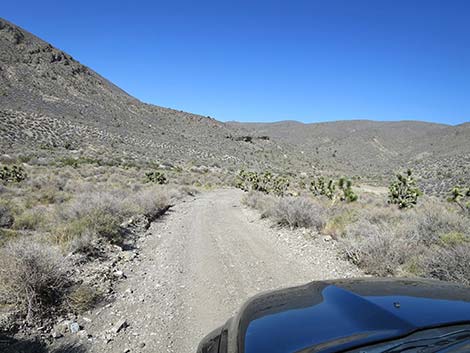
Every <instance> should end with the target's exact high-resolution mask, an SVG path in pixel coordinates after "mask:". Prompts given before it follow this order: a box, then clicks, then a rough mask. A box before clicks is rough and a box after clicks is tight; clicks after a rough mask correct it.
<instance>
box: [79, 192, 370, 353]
mask: <svg viewBox="0 0 470 353" xmlns="http://www.w3.org/2000/svg"><path fill="white" fill-rule="evenodd" d="M242 196H243V193H242V192H240V191H239V190H233V189H222V190H217V191H212V192H208V193H203V194H200V195H198V196H197V197H195V198H193V199H191V200H186V201H185V202H180V203H179V204H177V205H176V206H175V207H174V208H172V210H171V211H170V212H169V213H168V214H167V215H165V216H164V217H163V218H162V219H160V220H159V221H157V222H155V223H153V224H152V226H151V228H150V229H149V231H148V232H147V235H146V236H145V237H143V238H142V239H141V240H140V241H139V244H138V254H139V255H138V257H137V259H136V260H134V261H130V262H128V263H126V264H125V265H123V267H122V268H121V269H119V270H121V271H123V274H124V276H125V277H126V278H125V279H123V280H122V281H121V282H120V283H119V285H118V287H117V295H116V298H115V300H114V301H113V302H112V303H110V304H108V305H107V306H106V307H103V308H101V309H99V310H97V311H95V312H94V313H92V315H91V318H90V323H89V324H88V325H87V326H88V327H87V331H88V333H90V334H92V337H93V338H92V341H91V342H92V343H91V351H92V352H100V353H102V352H142V353H146V352H152V353H154V352H175V353H189V352H195V350H196V347H197V344H198V343H199V341H200V340H201V338H202V337H203V336H204V335H205V334H207V333H208V332H210V331H211V330H213V329H214V328H216V327H217V326H219V325H221V324H223V323H224V322H225V321H226V320H227V319H228V318H229V317H230V316H232V315H233V314H234V313H235V312H236V311H237V309H238V308H239V307H240V305H241V304H242V303H243V302H244V301H246V300H247V299H248V298H249V297H251V296H253V295H255V294H257V293H259V292H260V291H266V290H271V289H276V288H281V287H288V286H293V285H297V284H303V283H306V282H309V281H312V280H319V279H327V278H338V277H353V276H360V275H361V272H360V271H359V270H357V269H356V268H355V267H354V266H352V265H351V264H349V263H348V262H346V261H344V260H342V259H340V258H338V255H337V249H335V242H334V241H331V240H330V241H327V240H326V239H325V238H323V237H320V236H318V235H316V234H314V233H312V232H311V231H310V230H296V231H291V230H282V229H278V228H277V227H274V226H272V225H271V223H269V221H267V220H260V219H259V215H258V214H257V213H256V212H255V211H253V210H250V209H247V208H245V207H244V206H242V205H241V202H240V201H241V198H242ZM124 321H125V323H124V324H123V322H124ZM121 324H123V325H121Z"/></svg>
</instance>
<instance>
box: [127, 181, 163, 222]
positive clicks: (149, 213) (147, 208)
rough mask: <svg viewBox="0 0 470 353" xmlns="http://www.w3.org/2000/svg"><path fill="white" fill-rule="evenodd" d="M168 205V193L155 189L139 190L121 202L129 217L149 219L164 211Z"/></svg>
mask: <svg viewBox="0 0 470 353" xmlns="http://www.w3.org/2000/svg"><path fill="white" fill-rule="evenodd" d="M170 204H171V202H170V198H169V196H168V193H167V192H166V191H164V190H162V189H160V188H157V187H155V188H149V189H144V190H141V191H139V192H138V193H136V194H133V195H131V196H129V197H128V198H126V199H125V200H124V201H123V205H124V207H125V208H126V209H127V210H128V211H130V213H131V214H129V215H136V214H143V215H145V216H146V217H148V218H150V219H154V218H156V217H157V216H158V215H160V214H161V213H162V212H164V211H166V210H167V209H168V207H169V206H170Z"/></svg>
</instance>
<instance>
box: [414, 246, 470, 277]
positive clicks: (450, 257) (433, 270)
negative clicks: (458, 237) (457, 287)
mask: <svg viewBox="0 0 470 353" xmlns="http://www.w3.org/2000/svg"><path fill="white" fill-rule="evenodd" d="M469 259H470V244H469V243H468V242H465V243H462V244H458V245H455V246H450V247H432V248H431V249H429V251H428V252H427V254H426V256H424V257H423V261H422V263H421V268H422V270H423V275H424V276H426V277H431V278H436V279H440V280H444V281H452V282H457V283H462V284H464V285H467V286H468V285H470V261H469Z"/></svg>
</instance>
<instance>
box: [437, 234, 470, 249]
mask: <svg viewBox="0 0 470 353" xmlns="http://www.w3.org/2000/svg"><path fill="white" fill-rule="evenodd" d="M439 238H440V241H441V243H442V246H444V247H449V246H450V247H452V246H458V245H463V244H465V243H468V242H470V236H469V235H468V234H464V233H461V232H455V231H452V232H449V233H445V234H442V235H441V236H440V237H439Z"/></svg>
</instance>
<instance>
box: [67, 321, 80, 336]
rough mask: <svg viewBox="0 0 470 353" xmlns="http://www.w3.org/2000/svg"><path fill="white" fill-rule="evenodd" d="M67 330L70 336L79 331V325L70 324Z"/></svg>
mask: <svg viewBox="0 0 470 353" xmlns="http://www.w3.org/2000/svg"><path fill="white" fill-rule="evenodd" d="M69 330H70V333H72V334H75V333H78V331H80V325H79V324H78V323H77V322H72V323H71V324H70V325H69Z"/></svg>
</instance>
